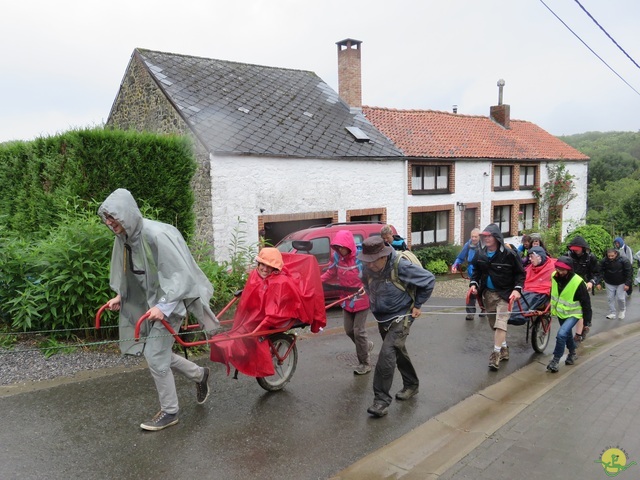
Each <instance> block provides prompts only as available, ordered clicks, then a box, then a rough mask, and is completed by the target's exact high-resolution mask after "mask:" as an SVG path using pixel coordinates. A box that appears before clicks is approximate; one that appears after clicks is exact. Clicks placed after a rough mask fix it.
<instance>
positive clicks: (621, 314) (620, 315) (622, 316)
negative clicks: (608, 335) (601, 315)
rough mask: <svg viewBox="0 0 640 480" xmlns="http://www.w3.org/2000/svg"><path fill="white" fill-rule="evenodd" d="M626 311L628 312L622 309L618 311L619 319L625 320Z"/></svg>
mask: <svg viewBox="0 0 640 480" xmlns="http://www.w3.org/2000/svg"><path fill="white" fill-rule="evenodd" d="M625 313H626V310H622V311H621V312H620V313H618V320H624V314H625Z"/></svg>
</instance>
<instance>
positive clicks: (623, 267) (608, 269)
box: [600, 252, 633, 287]
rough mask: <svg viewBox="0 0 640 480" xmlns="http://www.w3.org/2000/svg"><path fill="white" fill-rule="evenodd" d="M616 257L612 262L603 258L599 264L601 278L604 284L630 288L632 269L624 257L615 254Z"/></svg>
mask: <svg viewBox="0 0 640 480" xmlns="http://www.w3.org/2000/svg"><path fill="white" fill-rule="evenodd" d="M616 253H617V256H616V258H614V259H613V260H609V258H608V257H604V258H603V259H602V261H601V262H600V270H602V278H603V279H604V283H608V284H609V285H622V284H625V285H626V286H628V287H631V280H632V276H633V269H632V268H631V263H630V262H629V260H627V258H626V257H623V256H621V255H620V253H618V252H616Z"/></svg>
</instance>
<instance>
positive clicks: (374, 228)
mask: <svg viewBox="0 0 640 480" xmlns="http://www.w3.org/2000/svg"><path fill="white" fill-rule="evenodd" d="M384 225H385V224H384V223H382V222H342V223H330V224H328V225H319V226H315V227H310V228H305V229H304V230H298V231H297V232H293V233H290V234H289V235H287V236H286V237H284V238H283V239H282V240H281V241H280V242H278V244H277V245H276V248H277V249H278V250H280V251H281V252H289V253H304V254H306V253H309V254H311V255H313V256H315V257H316V259H317V260H318V264H319V265H320V271H321V272H323V271H324V270H326V269H327V268H328V267H329V266H330V265H331V263H332V262H333V250H331V241H332V240H333V237H334V236H335V234H336V233H337V232H338V231H340V230H349V231H350V232H351V233H352V234H353V238H354V240H355V242H356V245H360V244H362V242H363V241H364V240H365V238H368V237H373V236H375V235H380V229H381V228H382V227H383V226H384ZM391 230H392V231H393V233H394V234H396V233H397V232H396V229H395V228H394V227H393V226H391ZM296 241H303V242H311V249H310V250H309V251H308V252H306V251H299V250H296V248H295V247H294V245H293V242H296ZM331 291H332V290H331V289H326V288H325V297H327V298H338V297H339V296H342V295H341V293H342V292H340V291H339V290H336V294H335V295H334V294H331V293H330V292H331Z"/></svg>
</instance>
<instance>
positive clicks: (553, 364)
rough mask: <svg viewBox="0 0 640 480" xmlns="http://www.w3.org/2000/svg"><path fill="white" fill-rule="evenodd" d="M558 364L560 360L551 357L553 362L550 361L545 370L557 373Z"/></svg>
mask: <svg viewBox="0 0 640 480" xmlns="http://www.w3.org/2000/svg"><path fill="white" fill-rule="evenodd" d="M558 363H560V359H559V358H556V357H553V360H551V361H550V362H549V365H547V370H549V371H550V372H551V373H558Z"/></svg>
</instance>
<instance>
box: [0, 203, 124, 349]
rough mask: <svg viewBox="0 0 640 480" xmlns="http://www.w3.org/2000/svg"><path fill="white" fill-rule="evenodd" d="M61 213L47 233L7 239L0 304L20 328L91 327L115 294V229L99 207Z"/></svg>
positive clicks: (24, 329) (15, 325) (16, 327)
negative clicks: (112, 269)
mask: <svg viewBox="0 0 640 480" xmlns="http://www.w3.org/2000/svg"><path fill="white" fill-rule="evenodd" d="M61 217H62V218H60V220H59V223H58V226H57V227H56V228H53V229H52V230H51V233H50V234H49V235H48V236H46V237H44V238H41V239H38V240H34V241H33V242H31V243H28V242H26V241H25V240H21V239H5V245H4V246H3V248H2V249H1V250H2V253H3V254H4V258H3V260H4V264H3V275H4V277H5V278H4V281H3V282H1V283H2V287H3V288H2V290H3V291H2V292H1V293H2V295H3V296H4V295H7V296H6V297H4V298H6V300H5V301H4V302H3V305H2V306H1V307H0V308H1V309H2V317H3V318H6V319H10V321H11V325H12V328H13V329H14V330H22V331H28V330H68V329H74V328H90V327H92V326H93V322H94V314H95V312H96V311H97V309H98V308H99V307H100V306H101V305H103V304H104V302H105V301H106V300H107V299H108V298H110V297H109V282H108V278H109V277H108V271H109V259H110V254H111V248H112V245H113V234H111V232H109V230H108V229H107V228H105V226H104V225H103V224H102V222H101V221H100V219H99V217H98V216H97V215H96V214H95V213H93V212H88V211H82V210H80V211H77V212H75V214H66V215H61ZM18 249H20V251H18ZM64 335H66V336H69V333H68V332H67V333H65V334H64Z"/></svg>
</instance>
